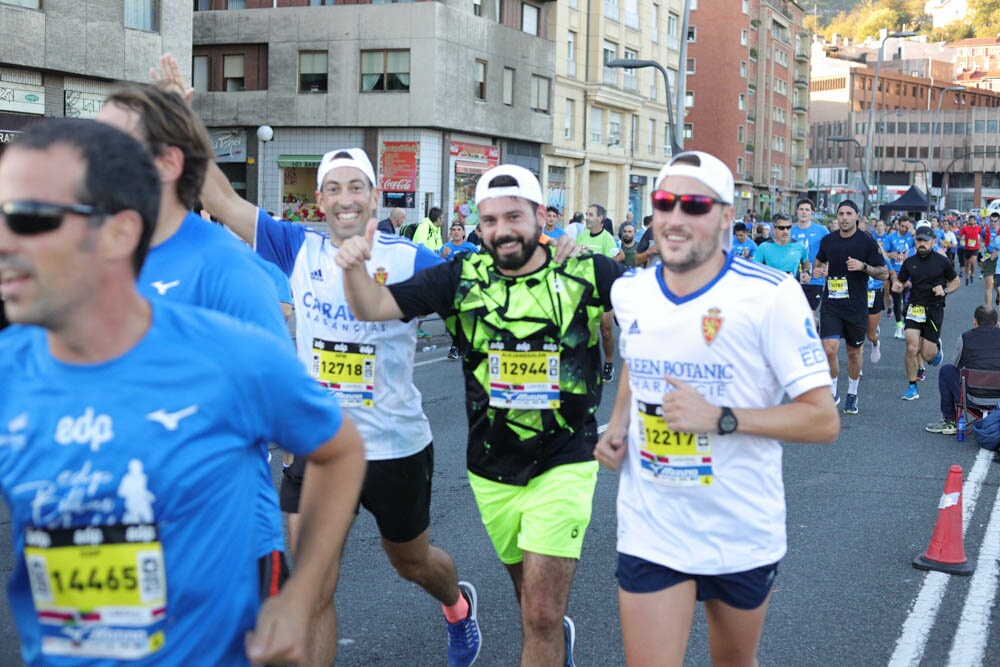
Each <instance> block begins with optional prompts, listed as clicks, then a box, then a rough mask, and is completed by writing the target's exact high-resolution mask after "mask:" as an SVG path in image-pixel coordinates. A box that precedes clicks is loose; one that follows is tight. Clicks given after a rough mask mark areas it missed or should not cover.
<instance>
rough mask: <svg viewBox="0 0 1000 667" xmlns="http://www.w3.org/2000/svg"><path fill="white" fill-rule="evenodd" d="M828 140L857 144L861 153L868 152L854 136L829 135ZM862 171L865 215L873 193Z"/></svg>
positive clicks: (862, 201) (863, 209)
mask: <svg viewBox="0 0 1000 667" xmlns="http://www.w3.org/2000/svg"><path fill="white" fill-rule="evenodd" d="M826 140H827V141H834V142H837V143H850V144H854V145H855V146H857V147H858V153H859V154H865V153H866V151H865V148H864V146H862V145H861V142H860V141H858V140H857V139H855V138H854V137H827V138H826ZM860 173H861V183H862V184H864V186H865V196H864V199H862V200H861V208H862V213H863V214H864V215H868V197H869V195H870V194H871V188H870V187H868V178H867V177H866V176H865V172H863V171H862V172H860Z"/></svg>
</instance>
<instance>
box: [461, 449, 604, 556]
mask: <svg viewBox="0 0 1000 667" xmlns="http://www.w3.org/2000/svg"><path fill="white" fill-rule="evenodd" d="M469 484H470V485H471V486H472V493H473V495H475V497H476V504H477V505H478V506H479V515H480V516H481V517H482V520H483V525H484V526H486V532H487V534H489V536H490V539H491V540H492V541H493V548H494V549H496V552H497V556H499V557H500V560H501V561H502V562H503V563H504V564H505V565H513V564H515V563H520V562H521V561H522V560H524V552H525V551H530V552H532V553H536V554H541V555H543V556H556V557H559V558H576V559H579V558H580V551H581V550H582V549H583V535H584V533H586V532H587V525H588V524H589V523H590V513H591V509H592V507H593V504H594V487H595V486H596V485H597V461H583V462H581V463H570V464H567V465H561V466H557V467H555V468H553V469H551V470H548V471H546V472H544V473H542V474H541V475H539V476H538V477H535V478H534V479H532V480H531V481H530V482H528V485H527V486H512V485H510V484H500V483H499V482H494V481H492V480H489V479H486V478H485V477H480V476H479V475H474V474H472V473H471V472H470V473H469Z"/></svg>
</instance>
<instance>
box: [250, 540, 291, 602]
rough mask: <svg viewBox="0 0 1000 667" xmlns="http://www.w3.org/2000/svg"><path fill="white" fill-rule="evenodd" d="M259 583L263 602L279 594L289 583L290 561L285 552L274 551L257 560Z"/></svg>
mask: <svg viewBox="0 0 1000 667" xmlns="http://www.w3.org/2000/svg"><path fill="white" fill-rule="evenodd" d="M257 581H258V588H257V590H258V591H260V601H261V602H263V601H264V600H266V599H268V598H273V597H274V596H275V595H277V594H278V591H280V590H281V587H282V586H284V585H285V582H286V581H288V561H287V560H285V552H284V551H272V552H271V553H269V554H267V555H266V556H261V557H260V558H258V559H257Z"/></svg>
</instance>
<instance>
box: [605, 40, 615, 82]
mask: <svg viewBox="0 0 1000 667" xmlns="http://www.w3.org/2000/svg"><path fill="white" fill-rule="evenodd" d="M617 57H618V45H617V44H615V43H614V42H604V61H603V62H604V63H605V65H604V83H606V84H608V85H609V86H615V85H617V84H618V72H617V70H615V69H614V68H612V67H608V66H607V64H606V63H607V62H608V61H609V60H614V59H615V58H617Z"/></svg>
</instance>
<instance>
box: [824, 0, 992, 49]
mask: <svg viewBox="0 0 1000 667" xmlns="http://www.w3.org/2000/svg"><path fill="white" fill-rule="evenodd" d="M924 4H925V0H863V1H862V2H846V1H845V0H826V1H825V2H816V3H815V5H814V8H813V12H812V13H811V15H810V16H809V18H808V19H807V23H806V27H807V28H809V29H810V30H812V31H813V32H815V33H817V34H821V35H823V36H824V37H826V38H827V39H829V38H830V37H832V36H833V34H834V33H836V34H839V35H842V36H844V37H849V38H851V39H853V40H855V41H859V42H860V41H864V40H865V39H866V38H868V37H877V36H878V34H879V31H880V30H881V29H883V28H885V29H887V30H889V31H902V30H912V31H914V32H916V33H917V34H921V35H927V36H928V39H929V40H930V41H932V42H942V41H944V42H954V41H957V40H960V39H965V38H968V37H995V36H997V35H998V34H1000V0H968V4H969V12H968V14H967V15H966V17H965V20H963V21H955V22H953V23H951V24H949V25H947V26H945V27H944V28H940V29H938V30H934V29H933V28H932V22H931V18H930V17H929V16H925V15H924ZM805 6H806V7H807V8H808V6H809V5H805Z"/></svg>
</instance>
